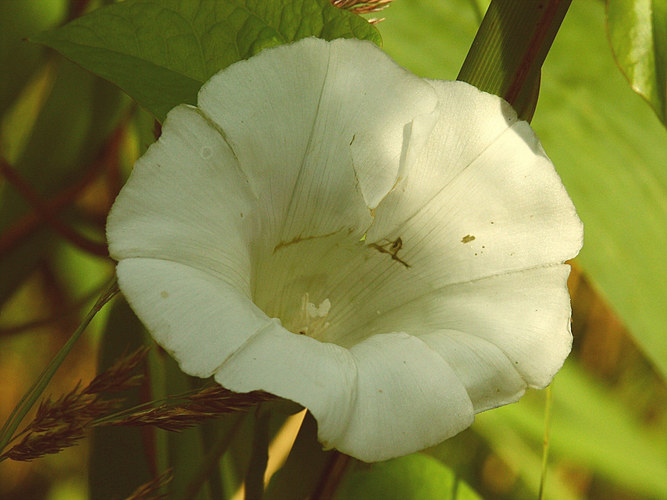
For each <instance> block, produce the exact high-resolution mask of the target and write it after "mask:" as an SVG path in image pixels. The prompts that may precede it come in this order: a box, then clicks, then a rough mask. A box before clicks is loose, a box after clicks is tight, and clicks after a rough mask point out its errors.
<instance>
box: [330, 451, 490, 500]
mask: <svg viewBox="0 0 667 500" xmlns="http://www.w3.org/2000/svg"><path fill="white" fill-rule="evenodd" d="M335 498H336V499H338V500H343V499H346V498H382V499H383V500H394V499H395V500H431V499H435V498H437V499H439V500H480V499H481V497H480V496H479V495H477V493H475V491H474V490H473V489H472V488H470V486H468V485H467V484H466V483H464V482H463V481H460V480H459V479H458V478H457V477H456V475H455V474H454V473H453V472H452V471H451V470H450V469H448V468H447V467H446V466H445V465H443V464H442V463H441V462H440V461H438V460H436V459H435V458H433V457H429V456H428V455H423V454H421V453H416V454H414V455H408V456H406V457H401V458H396V459H394V460H389V461H387V462H381V463H378V464H373V465H370V466H368V467H357V470H356V471H354V472H353V473H352V474H350V475H349V476H348V477H347V478H346V479H345V480H344V482H343V484H341V486H340V489H339V490H338V492H337V494H336V496H335Z"/></svg>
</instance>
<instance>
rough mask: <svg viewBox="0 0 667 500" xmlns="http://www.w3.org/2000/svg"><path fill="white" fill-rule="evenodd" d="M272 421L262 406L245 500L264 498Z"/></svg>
mask: <svg viewBox="0 0 667 500" xmlns="http://www.w3.org/2000/svg"><path fill="white" fill-rule="evenodd" d="M270 420H271V412H269V411H267V410H266V409H265V408H262V407H261V406H260V407H259V408H257V418H256V420H255V433H254V435H253V439H252V451H251V455H250V464H249V465H248V472H247V473H246V477H245V500H262V497H263V496H264V473H265V472H266V464H267V462H268V460H269V422H270Z"/></svg>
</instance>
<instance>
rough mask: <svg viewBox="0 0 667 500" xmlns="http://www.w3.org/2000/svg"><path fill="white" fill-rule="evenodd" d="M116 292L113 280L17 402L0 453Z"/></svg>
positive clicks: (0, 438)
mask: <svg viewBox="0 0 667 500" xmlns="http://www.w3.org/2000/svg"><path fill="white" fill-rule="evenodd" d="M118 291H119V288H118V283H117V281H116V280H115V279H114V281H113V282H112V283H111V285H110V286H109V288H107V290H106V291H105V292H104V293H102V295H101V296H100V298H99V299H97V302H95V304H94V305H93V307H92V308H91V309H90V311H89V312H88V314H87V315H86V317H85V318H84V319H83V321H82V322H81V324H80V325H79V327H78V328H77V329H76V331H75V332H74V333H73V334H72V336H71V337H70V338H69V340H68V341H67V342H66V343H65V345H64V346H63V347H62V348H61V349H60V351H58V354H56V355H55V357H54V358H53V359H52V360H51V362H50V363H49V365H48V366H47V367H46V368H45V369H44V371H43V372H42V374H41V375H40V376H39V378H38V379H37V380H36V381H35V383H34V384H33V385H32V387H31V388H30V389H29V390H28V391H27V392H26V393H25V394H24V395H23V397H22V398H21V401H19V403H18V404H17V405H16V407H15V408H14V410H13V411H12V413H11V415H10V416H9V418H8V419H7V421H6V422H5V424H4V426H3V427H2V431H0V452H1V451H2V450H4V449H5V447H6V446H7V444H8V443H9V442H10V441H11V439H12V436H13V435H14V433H15V432H16V429H17V428H18V426H19V425H20V424H21V422H22V421H23V418H24V417H25V416H26V414H27V413H28V412H29V411H30V409H31V408H32V407H33V405H34V404H35V402H36V401H37V399H38V398H39V397H40V395H41V394H42V392H44V389H46V386H47V385H48V384H49V382H50V381H51V379H52V378H53V375H54V374H55V373H56V371H57V370H58V368H59V367H60V365H61V364H62V362H63V361H64V360H65V358H66V357H67V355H68V354H69V352H70V351H71V350H72V347H74V344H75V343H76V341H77V340H79V338H80V337H81V335H82V334H83V332H84V331H85V330H86V328H87V327H88V325H89V324H90V322H91V321H92V320H93V318H94V317H95V315H96V314H97V313H98V312H99V311H100V309H102V307H104V305H105V304H106V303H107V302H109V301H110V300H111V299H112V298H113V297H114V296H115V295H116V294H117V293H118ZM0 460H2V459H0Z"/></svg>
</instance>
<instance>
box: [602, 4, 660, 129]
mask: <svg viewBox="0 0 667 500" xmlns="http://www.w3.org/2000/svg"><path fill="white" fill-rule="evenodd" d="M607 28H608V30H609V41H610V43H611V47H612V49H613V50H614V55H615V57H616V62H617V63H618V66H619V67H620V68H621V71H622V72H623V74H624V75H625V77H626V78H627V79H628V81H629V82H630V85H631V86H632V89H633V90H634V91H635V92H637V93H638V94H639V95H641V96H642V97H643V98H644V99H646V100H647V101H648V103H649V104H650V105H651V107H652V108H653V110H654V111H655V112H656V114H657V115H658V117H659V118H660V119H661V120H662V122H663V123H665V124H666V125H667V0H607Z"/></svg>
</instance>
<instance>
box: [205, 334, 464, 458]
mask: <svg viewBox="0 0 667 500" xmlns="http://www.w3.org/2000/svg"><path fill="white" fill-rule="evenodd" d="M215 379H216V381H217V382H219V383H220V384H222V385H223V386H225V387H228V388H230V389H232V390H235V391H240V392H249V391H253V390H258V389H262V390H265V391H268V392H271V393H273V394H277V395H279V396H282V397H285V398H288V399H291V400H292V401H296V402H297V403H300V404H302V405H303V406H305V407H306V408H308V409H309V410H310V411H311V413H312V414H313V416H314V417H315V418H316V419H317V423H318V438H319V440H320V441H321V442H322V443H323V444H324V445H325V446H326V447H335V448H337V449H339V450H340V451H342V452H344V453H347V454H349V455H351V456H353V457H356V458H358V459H360V460H364V461H368V462H372V461H378V460H386V459H389V458H392V457H396V456H400V455H406V454H408V453H412V452H414V451H417V450H420V449H423V448H425V447H427V446H431V445H434V444H437V443H439V442H441V441H443V440H444V439H446V438H448V437H450V436H453V435H454V434H456V433H458V432H460V431H462V430H463V429H465V428H466V427H468V426H469V425H470V424H471V423H472V420H473V408H472V404H471V403H470V399H469V397H468V394H467V393H466V391H465V388H464V387H463V386H462V385H461V382H460V381H459V380H458V379H457V377H456V375H455V373H454V372H453V371H452V370H451V369H450V368H449V366H448V365H447V364H446V363H445V362H444V360H443V359H442V358H441V357H440V356H439V355H438V354H436V353H435V352H434V351H433V350H431V349H430V348H429V347H428V346H427V345H426V344H424V343H423V342H421V341H420V340H418V339H417V338H415V337H411V336H409V335H406V334H404V333H392V334H386V335H376V336H374V337H371V338H369V339H367V340H365V341H364V342H362V343H360V344H357V345H356V346H354V347H353V348H352V349H351V350H347V349H344V348H341V347H339V346H337V345H335V344H329V343H322V342H318V341H316V340H313V339H311V338H309V337H306V336H303V335H294V334H291V333H288V332H286V331H285V330H284V329H282V328H281V327H280V326H279V325H278V324H277V323H276V324H275V325H274V326H272V327H270V328H266V329H264V330H262V331H261V332H259V333H258V334H257V335H255V336H254V337H252V339H250V340H249V341H248V342H247V343H246V344H245V345H244V346H243V347H242V348H241V349H239V351H238V352H237V353H235V354H234V355H233V356H232V357H231V358H229V359H228V360H227V361H226V362H225V363H224V364H223V365H222V366H221V367H220V370H219V371H218V372H217V374H216V375H215Z"/></svg>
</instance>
